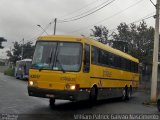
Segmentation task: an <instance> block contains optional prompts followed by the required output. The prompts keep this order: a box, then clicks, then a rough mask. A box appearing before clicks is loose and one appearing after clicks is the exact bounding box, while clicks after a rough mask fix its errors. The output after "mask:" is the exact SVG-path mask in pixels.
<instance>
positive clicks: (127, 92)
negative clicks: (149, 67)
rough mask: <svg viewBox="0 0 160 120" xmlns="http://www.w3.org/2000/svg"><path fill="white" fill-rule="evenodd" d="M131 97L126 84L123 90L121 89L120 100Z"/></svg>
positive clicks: (126, 99)
mask: <svg viewBox="0 0 160 120" xmlns="http://www.w3.org/2000/svg"><path fill="white" fill-rule="evenodd" d="M130 97H131V92H130V90H129V89H128V87H127V86H126V87H125V88H124V89H123V91H122V100H124V101H128V100H129V99H130Z"/></svg>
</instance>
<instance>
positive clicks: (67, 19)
mask: <svg viewBox="0 0 160 120" xmlns="http://www.w3.org/2000/svg"><path fill="white" fill-rule="evenodd" d="M108 1H110V0H107V1H105V2H103V3H102V4H100V5H98V6H96V7H94V8H92V9H90V10H88V11H86V12H84V13H81V14H79V15H76V16H73V17H70V18H66V19H63V20H62V21H69V20H70V19H71V20H72V19H74V18H77V17H81V16H83V15H85V14H86V13H89V12H91V11H93V10H95V9H97V8H99V7H100V6H102V5H104V4H106V3H108Z"/></svg>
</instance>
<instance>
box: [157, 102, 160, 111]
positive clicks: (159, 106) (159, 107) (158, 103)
mask: <svg viewBox="0 0 160 120" xmlns="http://www.w3.org/2000/svg"><path fill="white" fill-rule="evenodd" d="M157 108H158V111H159V112H160V99H158V100H157Z"/></svg>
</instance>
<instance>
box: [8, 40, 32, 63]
mask: <svg viewBox="0 0 160 120" xmlns="http://www.w3.org/2000/svg"><path fill="white" fill-rule="evenodd" d="M32 44H33V43H32V42H27V43H26V44H24V45H22V44H19V43H18V42H14V43H13V47H14V48H13V49H12V50H11V51H9V50H8V51H6V53H7V56H8V57H9V61H10V62H12V63H13V64H15V63H16V61H17V60H21V57H22V56H21V53H22V47H23V59H26V58H32V56H33V52H34V46H33V45H32Z"/></svg>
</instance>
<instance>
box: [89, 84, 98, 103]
mask: <svg viewBox="0 0 160 120" xmlns="http://www.w3.org/2000/svg"><path fill="white" fill-rule="evenodd" d="M89 100H90V103H91V104H92V105H93V104H94V103H95V102H96V100H97V89H96V87H92V88H91V91H90V98H89Z"/></svg>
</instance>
